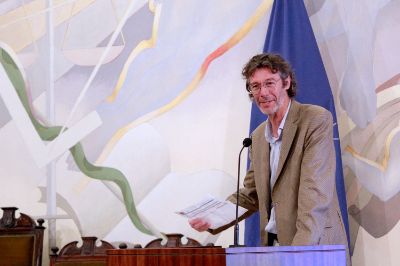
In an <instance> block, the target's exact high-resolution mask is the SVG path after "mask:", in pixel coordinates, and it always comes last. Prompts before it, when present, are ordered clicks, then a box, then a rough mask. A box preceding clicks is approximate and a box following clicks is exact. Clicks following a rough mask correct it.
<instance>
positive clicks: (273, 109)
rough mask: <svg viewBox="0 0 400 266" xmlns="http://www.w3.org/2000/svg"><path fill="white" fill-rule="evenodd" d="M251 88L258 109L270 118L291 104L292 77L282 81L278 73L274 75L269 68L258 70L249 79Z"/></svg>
mask: <svg viewBox="0 0 400 266" xmlns="http://www.w3.org/2000/svg"><path fill="white" fill-rule="evenodd" d="M284 83H285V85H284ZM249 86H250V90H251V92H252V94H253V97H254V101H255V102H256V104H257V106H258V108H260V110H261V112H262V113H264V114H266V115H268V116H271V115H272V116H273V115H275V114H276V113H277V112H278V111H279V110H281V109H282V108H285V105H284V103H286V102H289V96H288V94H287V90H288V89H289V87H290V77H288V78H287V79H286V80H282V79H281V78H280V76H279V73H278V72H277V73H272V72H271V70H270V69H269V68H260V69H257V70H256V71H255V72H254V74H253V75H252V76H251V77H250V79H249ZM281 111H285V110H281Z"/></svg>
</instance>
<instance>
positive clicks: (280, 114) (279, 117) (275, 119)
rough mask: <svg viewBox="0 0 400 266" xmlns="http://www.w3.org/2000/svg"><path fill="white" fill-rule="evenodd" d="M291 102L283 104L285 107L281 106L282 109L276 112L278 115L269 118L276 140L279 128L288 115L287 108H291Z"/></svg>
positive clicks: (287, 101)
mask: <svg viewBox="0 0 400 266" xmlns="http://www.w3.org/2000/svg"><path fill="white" fill-rule="evenodd" d="M289 102H290V99H289V100H285V101H284V102H283V105H282V106H281V108H279V109H278V111H276V113H274V114H272V115H269V116H268V119H269V120H270V122H271V126H272V135H273V136H274V137H275V138H277V137H278V128H279V125H280V124H281V122H282V119H283V117H284V116H285V114H286V111H287V108H288V106H289Z"/></svg>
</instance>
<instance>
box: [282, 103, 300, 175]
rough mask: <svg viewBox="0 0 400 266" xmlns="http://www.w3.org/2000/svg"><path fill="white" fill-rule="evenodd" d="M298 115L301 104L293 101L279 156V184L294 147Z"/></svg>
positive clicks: (284, 128) (283, 132)
mask: <svg viewBox="0 0 400 266" xmlns="http://www.w3.org/2000/svg"><path fill="white" fill-rule="evenodd" d="M298 113H299V103H297V102H296V101H295V100H292V103H291V106H290V110H289V113H288V116H287V118H286V121H285V125H284V127H283V131H282V144H281V152H280V155H279V163H278V169H277V171H276V176H277V179H276V182H278V179H279V176H280V174H281V171H282V168H283V165H284V164H285V162H286V159H287V156H288V154H289V150H290V147H291V146H292V142H293V139H294V136H295V135H296V131H297V118H298Z"/></svg>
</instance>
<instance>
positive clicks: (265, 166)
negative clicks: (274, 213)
mask: <svg viewBox="0 0 400 266" xmlns="http://www.w3.org/2000/svg"><path fill="white" fill-rule="evenodd" d="M262 128H265V123H264V126H263V127H262ZM254 137H257V143H259V144H258V147H257V150H258V154H259V155H258V156H257V157H258V159H259V162H260V163H259V164H258V165H259V168H258V169H257V170H258V171H259V175H257V176H258V178H259V181H260V182H259V185H260V189H259V190H258V191H259V193H262V194H260V195H259V200H260V201H264V202H266V200H267V199H268V197H269V191H270V188H269V187H270V186H269V176H270V166H269V163H268V162H269V149H270V148H269V143H268V141H267V140H266V139H265V135H264V130H263V131H262V132H261V133H260V134H257V136H254ZM254 143H256V142H254Z"/></svg>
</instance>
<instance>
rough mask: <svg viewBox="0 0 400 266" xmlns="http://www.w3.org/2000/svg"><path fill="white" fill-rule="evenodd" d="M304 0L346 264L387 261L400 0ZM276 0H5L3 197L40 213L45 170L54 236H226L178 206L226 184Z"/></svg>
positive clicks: (221, 240) (394, 189)
mask: <svg viewBox="0 0 400 266" xmlns="http://www.w3.org/2000/svg"><path fill="white" fill-rule="evenodd" d="M228 2H229V3H228ZM305 3H306V6H307V10H308V13H309V16H310V21H311V24H312V26H313V29H314V33H315V36H316V39H317V42H318V45H319V48H320V51H321V55H322V58H323V61H324V64H325V67H326V71H327V74H328V77H329V81H330V84H331V88H332V90H333V95H334V97H335V105H336V106H335V107H336V110H337V117H338V124H339V130H340V136H341V146H342V156H343V167H344V174H345V183H346V194H347V202H348V211H349V219H350V221H349V222H350V232H351V249H352V251H353V257H352V259H353V264H354V265H391V264H393V263H395V262H396V261H398V260H400V254H398V252H395V247H396V246H397V245H399V244H400V243H398V242H399V241H398V240H397V239H398V237H397V236H398V234H400V232H399V231H400V227H399V225H398V221H399V219H400V212H399V211H398V208H397V206H399V204H400V196H399V194H400V193H399V192H400V182H399V181H398V180H400V179H399V178H398V177H399V174H398V173H399V172H400V171H399V169H398V168H399V166H398V163H397V162H398V161H399V159H400V158H399V157H400V152H399V149H398V148H399V145H400V137H399V136H400V134H399V132H400V111H399V110H400V105H399V104H400V103H399V97H400V93H399V91H400V86H399V82H400V61H399V60H397V58H398V56H397V54H398V48H397V43H398V42H399V38H400V37H399V36H400V34H398V32H399V29H400V20H399V19H398V18H397V17H398V16H397V14H398V13H399V12H400V2H399V1H395V0H392V1H390V0H379V1H376V0H374V1H365V0H355V1H350V2H349V1H347V2H344V1H339V0H333V1H324V0H307V1H305ZM271 5H272V1H270V0H268V1H267V0H257V1H245V0H234V1H177V0H176V1H175V0H174V1H162V0H157V1H156V0H154V1H153V0H150V1H145V0H137V1H135V0H130V1H129V0H76V1H65V0H55V1H53V2H52V6H51V7H48V6H47V2H46V1H43V0H6V1H3V2H1V3H0V42H1V50H0V51H1V53H0V55H1V56H0V60H1V65H0V66H1V68H0V75H1V78H0V81H1V88H0V93H1V99H2V100H1V101H0V110H1V112H0V145H1V147H2V150H3V152H2V154H1V156H0V165H1V167H0V181H1V182H2V184H3V185H2V186H1V187H0V195H1V196H0V205H1V206H17V207H19V208H20V210H21V211H22V212H25V213H28V214H31V215H34V216H37V217H39V216H44V215H46V213H47V210H46V209H47V204H49V202H50V201H53V200H54V199H53V198H51V197H50V198H49V195H50V194H48V192H49V187H48V182H49V180H53V181H52V182H53V184H54V186H55V191H56V195H55V196H56V203H57V217H56V218H57V224H56V239H55V242H56V244H57V245H58V246H59V247H61V246H63V245H65V244H66V243H68V242H70V241H74V240H77V239H79V238H80V236H81V235H83V236H90V235H94V236H97V237H98V238H100V239H105V240H107V241H110V242H114V243H118V242H120V241H123V242H128V243H131V244H133V243H141V244H144V243H147V242H149V241H150V240H151V239H153V238H154V237H155V236H162V233H172V232H180V233H182V234H185V235H187V236H189V237H193V238H195V239H198V240H199V241H201V242H203V243H207V242H216V243H217V244H221V245H228V244H230V243H231V232H230V231H227V232H224V233H222V234H221V235H219V236H212V235H208V234H199V233H197V232H194V231H193V230H192V229H191V228H190V227H189V226H188V224H187V222H186V220H185V219H183V218H181V217H179V216H178V215H176V214H175V213H174V212H175V211H177V210H179V209H181V208H183V207H185V206H187V205H189V204H190V203H193V202H196V201H197V200H199V199H201V198H202V197H203V196H204V195H206V194H212V195H215V196H218V197H221V198H224V197H225V196H227V195H228V194H230V193H231V192H232V191H233V190H234V187H235V178H236V177H235V176H236V160H237V158H236V157H237V152H238V150H239V149H240V147H241V146H240V145H241V141H242V139H243V138H244V137H246V136H247V134H248V132H247V131H248V124H249V117H250V102H249V100H248V98H247V95H246V92H245V90H244V82H243V80H242V79H241V76H240V71H241V68H242V66H243V64H244V63H245V62H246V61H247V60H248V58H249V57H250V56H252V55H253V54H255V53H258V52H260V51H262V47H263V42H264V38H265V33H266V30H267V26H268V19H269V18H268V17H269V12H270V7H271ZM49 16H52V17H53V19H52V20H51V21H52V25H53V27H52V30H50V31H49V29H48V28H47V23H48V19H49ZM50 80H53V81H54V82H53V83H51V82H50ZM52 86H53V88H54V98H52V99H53V100H50V98H51V97H52V96H51V95H50V96H49V94H48V91H49V89H51V88H52ZM52 108H53V109H52ZM50 121H51V122H50ZM61 131H62V132H63V133H62V134H59V133H60V132H61ZM49 163H50V165H53V167H54V172H53V173H51V171H49V166H48V165H49ZM243 163H244V164H243V167H242V169H243V172H242V176H243V175H244V168H245V167H244V165H245V160H243ZM47 245H48V243H47ZM45 250H46V249H45ZM44 257H46V256H44ZM393 265H394V264H393Z"/></svg>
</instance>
